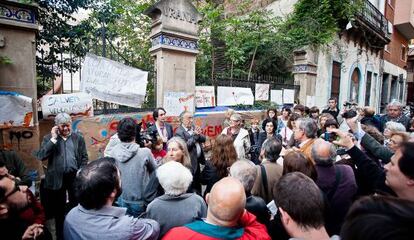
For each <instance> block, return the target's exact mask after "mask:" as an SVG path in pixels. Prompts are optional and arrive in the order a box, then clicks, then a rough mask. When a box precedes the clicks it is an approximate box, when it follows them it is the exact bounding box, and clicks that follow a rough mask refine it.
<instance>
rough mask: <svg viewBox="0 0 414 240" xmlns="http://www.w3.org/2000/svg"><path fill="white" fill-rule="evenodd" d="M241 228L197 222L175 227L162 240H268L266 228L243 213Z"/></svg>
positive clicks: (247, 213) (253, 217)
mask: <svg viewBox="0 0 414 240" xmlns="http://www.w3.org/2000/svg"><path fill="white" fill-rule="evenodd" d="M240 226H241V227H221V226H215V225H212V224H209V223H206V222H205V221H202V220H197V221H195V222H192V223H190V224H187V225H185V226H182V227H175V228H173V229H171V230H170V231H168V232H167V234H165V235H164V237H163V238H162V239H163V240H178V239H180V240H187V239H200V240H214V239H240V240H249V239H258V240H270V237H269V234H268V233H267V230H266V227H265V226H264V225H263V224H261V223H259V222H257V221H256V217H255V216H254V215H253V214H251V213H249V212H247V211H246V212H245V213H244V214H243V216H242V217H241V218H240Z"/></svg>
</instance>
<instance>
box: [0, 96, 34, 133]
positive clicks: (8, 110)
mask: <svg viewBox="0 0 414 240" xmlns="http://www.w3.org/2000/svg"><path fill="white" fill-rule="evenodd" d="M0 103H1V104H0V128H3V127H12V126H13V127H18V126H19V127H22V126H23V127H30V126H33V106H32V98H29V97H26V96H23V95H20V94H18V93H16V92H6V91H0Z"/></svg>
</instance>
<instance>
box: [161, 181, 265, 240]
mask: <svg viewBox="0 0 414 240" xmlns="http://www.w3.org/2000/svg"><path fill="white" fill-rule="evenodd" d="M206 200H207V204H208V209H207V217H206V219H205V220H204V219H202V220H197V221H194V222H192V223H189V224H186V225H184V226H182V227H176V228H173V229H171V230H170V231H169V232H167V234H166V235H165V236H164V237H163V239H164V240H170V239H171V240H177V239H180V240H186V239H211V240H212V239H242V240H247V239H258V240H262V239H263V240H265V239H270V237H269V235H268V234H267V231H266V227H265V226H264V225H262V224H261V223H259V222H257V221H256V217H255V216H254V215H253V214H251V213H249V212H247V211H246V210H245V209H244V207H245V204H246V194H245V192H244V188H243V185H242V184H241V183H240V181H239V180H237V179H235V178H232V177H226V178H223V179H221V180H220V181H218V182H217V183H216V184H215V185H214V186H213V188H212V189H211V192H210V193H209V194H208V195H207V196H206Z"/></svg>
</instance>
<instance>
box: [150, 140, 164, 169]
mask: <svg viewBox="0 0 414 240" xmlns="http://www.w3.org/2000/svg"><path fill="white" fill-rule="evenodd" d="M163 145H164V143H163V141H162V138H161V137H160V136H157V138H156V140H155V142H154V143H153V144H151V153H152V156H153V157H154V160H155V162H156V163H157V166H159V165H161V163H162V159H163V158H165V156H167V151H166V150H164V149H163Z"/></svg>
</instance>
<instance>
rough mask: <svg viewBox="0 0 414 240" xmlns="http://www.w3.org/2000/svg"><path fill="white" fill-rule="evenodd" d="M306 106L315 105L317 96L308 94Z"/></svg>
mask: <svg viewBox="0 0 414 240" xmlns="http://www.w3.org/2000/svg"><path fill="white" fill-rule="evenodd" d="M306 106H309V107H313V106H315V96H309V95H307V96H306Z"/></svg>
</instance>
